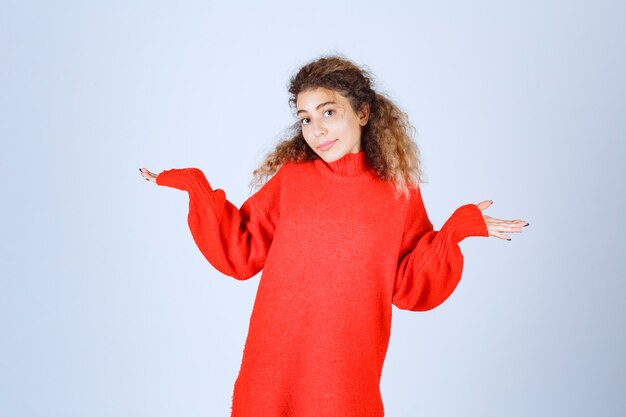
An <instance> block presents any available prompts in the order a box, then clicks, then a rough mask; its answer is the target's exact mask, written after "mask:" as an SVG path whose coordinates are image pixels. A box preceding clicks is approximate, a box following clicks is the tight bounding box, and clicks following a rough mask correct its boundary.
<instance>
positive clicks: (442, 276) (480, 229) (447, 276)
mask: <svg viewBox="0 0 626 417" xmlns="http://www.w3.org/2000/svg"><path fill="white" fill-rule="evenodd" d="M404 236H405V237H404V239H403V241H402V244H401V248H400V257H399V261H398V268H397V271H396V279H395V285H394V291H393V298H392V303H393V304H394V305H395V306H396V307H398V308H400V309H403V310H411V311H426V310H430V309H433V308H435V307H437V306H438V305H440V304H441V303H443V302H444V301H445V300H446V299H447V298H448V297H449V296H450V294H452V292H453V291H454V289H455V288H456V286H457V285H458V283H459V280H460V279H461V273H462V272H463V254H462V253H461V248H460V247H459V243H460V242H461V241H462V240H463V239H465V238H466V237H469V236H483V237H488V236H489V232H488V230H487V225H486V224H485V221H484V219H483V215H482V212H481V210H480V209H479V208H478V206H477V205H476V204H466V205H464V206H461V207H459V208H458V209H456V211H455V212H454V213H453V214H452V216H450V218H449V219H448V220H447V221H446V222H445V223H444V225H443V226H442V228H441V230H439V231H435V230H433V226H432V224H431V222H430V220H429V219H428V215H427V213H426V209H425V208H424V203H423V201H422V195H421V191H420V189H419V187H416V188H414V189H412V190H411V196H410V202H409V213H408V218H407V222H406V230H405V234H404Z"/></svg>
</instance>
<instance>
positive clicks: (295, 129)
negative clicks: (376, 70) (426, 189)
mask: <svg viewBox="0 0 626 417" xmlns="http://www.w3.org/2000/svg"><path fill="white" fill-rule="evenodd" d="M319 87H322V88H326V89H329V90H332V91H335V92H337V93H339V94H341V95H342V96H343V97H345V98H347V99H348V101H349V103H350V105H351V107H352V109H353V110H354V111H356V110H357V109H361V108H363V106H364V105H369V108H370V115H369V120H368V122H367V124H366V125H365V126H363V128H362V131H361V147H362V149H363V151H364V152H365V159H366V161H367V163H368V165H369V166H370V167H371V168H372V169H373V170H374V171H375V172H376V174H377V175H378V176H379V177H380V178H382V179H383V180H386V181H393V182H394V183H395V187H396V191H397V192H399V193H402V194H404V195H408V189H409V187H410V186H417V185H418V184H419V183H425V182H426V181H425V180H424V178H423V173H422V169H421V161H420V151H419V148H418V146H417V144H416V143H415V141H414V140H413V134H414V131H415V128H414V127H413V126H412V125H411V124H410V123H409V119H408V116H407V114H406V113H404V112H403V111H401V110H400V109H399V108H398V107H397V106H396V105H395V104H394V103H393V102H392V101H391V100H390V99H389V98H388V97H387V96H385V95H384V94H382V93H379V92H376V91H374V89H373V88H372V76H371V74H370V73H369V72H368V71H366V70H365V69H363V68H360V67H359V66H357V65H356V64H354V63H353V62H351V61H350V60H348V59H346V58H345V57H343V56H341V55H339V54H334V55H328V56H322V57H320V58H317V59H315V60H313V61H311V62H309V63H307V64H306V65H304V66H303V67H302V68H300V70H299V71H298V72H297V73H296V74H295V75H294V76H292V77H291V79H290V80H289V88H288V90H289V93H290V97H289V105H290V107H291V108H292V110H294V111H295V108H296V100H297V98H298V94H299V93H300V92H303V91H308V90H312V89H315V88H319ZM285 136H286V139H282V140H281V141H280V142H279V143H278V145H277V146H276V147H275V149H274V150H273V151H271V152H269V153H268V154H267V155H266V156H265V159H264V161H263V163H262V164H261V166H259V167H258V168H257V169H255V170H254V171H253V179H252V180H251V182H250V186H251V187H254V186H260V185H262V184H263V183H264V182H265V181H266V180H267V179H268V178H269V177H271V176H272V175H273V174H274V173H275V172H276V171H277V170H278V169H279V168H280V167H281V166H282V165H283V164H284V163H286V162H290V161H293V162H305V161H312V160H315V159H320V157H319V155H317V154H316V153H315V152H314V151H313V149H311V147H310V146H309V145H308V144H307V143H306V141H305V140H304V136H303V134H302V126H301V125H300V123H299V121H298V122H296V123H294V124H293V125H292V126H290V127H289V128H287V129H286V130H285Z"/></svg>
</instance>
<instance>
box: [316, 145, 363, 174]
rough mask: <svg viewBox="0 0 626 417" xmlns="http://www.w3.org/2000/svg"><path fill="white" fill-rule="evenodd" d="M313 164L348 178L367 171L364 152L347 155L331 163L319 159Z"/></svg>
mask: <svg viewBox="0 0 626 417" xmlns="http://www.w3.org/2000/svg"><path fill="white" fill-rule="evenodd" d="M315 163H316V164H318V165H319V167H320V168H322V169H327V170H329V171H331V172H333V173H335V174H337V175H342V176H348V177H352V176H357V175H361V174H363V173H365V172H367V171H368V170H369V166H368V165H367V161H366V160H365V151H363V150H361V151H359V152H356V153H348V154H346V155H344V156H342V157H341V158H339V159H337V160H336V161H333V162H326V161H324V160H323V159H321V158H320V159H317V160H316V161H315Z"/></svg>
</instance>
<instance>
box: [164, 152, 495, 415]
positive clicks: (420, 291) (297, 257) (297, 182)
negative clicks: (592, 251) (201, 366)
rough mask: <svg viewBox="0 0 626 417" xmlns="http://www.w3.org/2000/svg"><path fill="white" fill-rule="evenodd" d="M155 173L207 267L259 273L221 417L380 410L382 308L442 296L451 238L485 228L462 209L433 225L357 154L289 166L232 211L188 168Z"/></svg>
mask: <svg viewBox="0 0 626 417" xmlns="http://www.w3.org/2000/svg"><path fill="white" fill-rule="evenodd" d="M156 181H157V184H158V185H163V186H168V187H174V188H177V189H180V190H184V191H187V192H188V194H189V215H188V223H189V227H190V229H191V234H192V236H193V239H194V241H195V243H196V244H197V246H198V248H199V249H200V251H201V252H202V253H203V254H204V256H205V257H206V259H207V260H208V261H209V262H210V263H211V264H212V265H213V266H214V267H215V268H216V269H218V270H219V271H221V272H222V273H224V274H226V275H229V276H231V277H234V278H237V279H240V280H244V279H248V278H251V277H253V276H255V275H256V274H257V273H258V272H260V271H261V270H263V273H262V274H261V278H260V281H259V287H258V290H257V295H256V299H255V303H254V308H253V310H252V315H251V317H250V328H249V332H248V337H247V339H246V343H245V348H244V351H243V359H242V363H241V368H240V371H239V376H238V377H237V380H236V382H235V387H234V392H233V402H232V414H231V417H368V416H372V417H381V416H383V415H384V411H383V402H382V398H381V394H380V378H381V374H382V369H383V362H384V360H385V355H386V352H387V347H388V343H389V335H390V330H391V311H392V307H391V306H392V304H393V305H395V306H396V307H397V308H400V309H406V310H413V311H424V310H429V309H432V308H434V307H436V306H437V305H439V304H441V303H442V302H443V301H445V300H446V299H447V298H448V297H449V296H450V294H451V293H452V292H453V291H454V289H455V288H456V286H457V284H458V282H459V280H460V278H461V273H462V269H463V255H462V253H461V250H460V247H459V245H458V243H459V242H460V241H461V240H463V239H464V238H466V237H468V236H485V237H487V236H488V231H487V226H486V224H485V222H484V220H483V216H482V212H481V210H480V209H479V208H478V207H477V206H476V205H475V204H467V205H464V206H461V207H459V208H458V209H457V210H456V211H455V212H454V213H453V214H452V216H451V217H450V218H449V219H448V220H447V221H446V222H445V224H444V225H443V226H442V228H441V230H440V231H434V230H433V226H432V224H431V222H430V220H429V219H428V216H427V214H426V210H425V208H424V204H423V202H422V197H421V193H420V189H419V187H413V188H412V189H411V192H410V197H409V198H408V199H407V198H404V197H398V198H394V185H393V184H392V183H391V182H387V181H384V180H382V179H380V178H379V177H378V176H377V175H376V173H375V172H374V171H373V170H372V169H371V168H370V167H369V166H368V165H367V162H366V159H365V153H364V151H361V152H358V153H353V154H347V155H346V156H344V157H343V158H341V159H339V160H337V161H334V162H331V163H326V162H325V161H323V160H322V159H317V160H315V161H309V162H304V163H295V162H288V163H286V164H284V165H283V166H282V167H281V168H280V169H279V170H278V171H277V172H276V174H275V175H274V176H273V177H272V178H270V179H269V181H267V182H266V183H265V184H264V186H263V187H261V189H259V190H258V191H257V192H256V193H255V194H253V195H252V196H250V198H248V199H247V200H246V201H245V202H244V203H243V204H242V205H241V207H240V208H237V207H235V206H234V205H233V204H232V203H230V202H229V201H228V200H227V199H226V196H225V193H224V191H223V190H221V189H213V188H212V187H211V185H209V183H208V181H207V180H206V178H205V176H204V174H203V173H202V171H200V170H199V169H197V168H184V169H171V170H166V171H163V172H161V173H160V174H159V175H158V177H157V179H156Z"/></svg>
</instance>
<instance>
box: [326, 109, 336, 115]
mask: <svg viewBox="0 0 626 417" xmlns="http://www.w3.org/2000/svg"><path fill="white" fill-rule="evenodd" d="M326 113H330V114H329V116H332V115H333V114H335V111H334V110H326V111H325V112H324V114H326Z"/></svg>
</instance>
